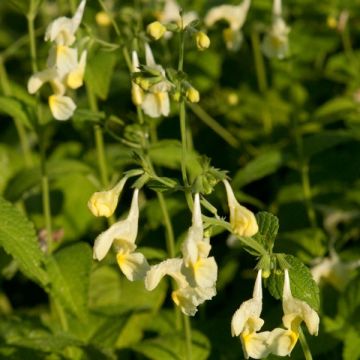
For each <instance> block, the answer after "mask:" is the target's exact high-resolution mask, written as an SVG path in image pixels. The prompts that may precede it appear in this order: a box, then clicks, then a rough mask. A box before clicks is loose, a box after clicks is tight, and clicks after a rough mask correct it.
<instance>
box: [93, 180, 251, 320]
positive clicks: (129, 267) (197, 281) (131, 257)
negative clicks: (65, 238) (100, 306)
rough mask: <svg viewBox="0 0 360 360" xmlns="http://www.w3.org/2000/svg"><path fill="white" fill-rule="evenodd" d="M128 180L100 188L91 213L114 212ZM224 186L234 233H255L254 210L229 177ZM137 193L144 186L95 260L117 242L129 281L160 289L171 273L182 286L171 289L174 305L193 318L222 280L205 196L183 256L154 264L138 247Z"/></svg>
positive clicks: (196, 205) (104, 237) (100, 242)
mask: <svg viewBox="0 0 360 360" xmlns="http://www.w3.org/2000/svg"><path fill="white" fill-rule="evenodd" d="M126 181H127V177H126V176H125V177H123V178H122V179H121V180H120V181H119V182H118V183H117V184H116V185H115V186H114V187H113V188H112V189H110V190H107V191H99V192H95V193H94V194H93V195H92V196H91V198H90V200H89V202H88V207H89V209H90V211H91V212H92V213H93V214H94V215H95V216H105V217H110V216H111V215H113V213H114V211H115V209H116V207H117V204H118V201H119V196H120V193H121V191H122V189H123V188H124V185H125V183H126ZM224 184H225V188H226V192H227V198H228V205H229V210H230V226H231V228H232V230H233V233H234V234H236V235H239V236H252V235H254V234H256V233H257V231H258V225H257V222H256V218H255V216H254V214H253V213H252V212H251V211H249V210H248V209H246V208H245V207H244V206H242V205H240V204H239V203H238V201H237V200H236V198H235V195H234V192H233V190H232V188H231V186H230V184H229V182H228V181H227V180H224ZM138 194H139V189H135V190H134V193H133V198H132V202H131V206H130V211H129V214H128V216H127V217H126V218H125V219H123V220H120V221H118V222H116V223H115V224H113V225H111V226H110V227H109V228H108V229H107V230H106V231H104V232H102V233H101V234H100V235H99V236H98V237H97V238H96V239H95V243H94V252H93V256H94V259H96V260H99V261H100V260H102V259H103V258H104V257H105V256H106V254H107V253H108V252H109V250H110V248H111V246H112V245H114V248H115V250H116V259H117V263H118V265H119V267H120V269H121V271H122V272H123V273H124V275H125V276H126V277H127V278H128V279H129V280H130V281H134V280H144V282H145V288H146V289H147V290H148V291H151V290H153V289H155V288H156V287H157V285H158V284H159V282H160V281H161V279H162V278H163V277H164V276H165V275H168V276H170V277H171V278H173V279H174V280H175V282H176V284H177V288H176V289H175V290H174V291H173V292H172V299H173V301H174V303H175V304H176V305H177V306H179V307H180V309H181V311H182V312H183V313H184V314H186V315H189V316H193V315H195V313H196V311H197V307H198V306H199V305H200V304H202V303H203V302H205V301H206V300H210V299H211V298H212V297H214V296H215V295H216V280H217V264H216V261H215V258H214V257H213V256H209V254H210V251H211V245H210V239H209V237H207V236H206V235H205V232H204V224H203V220H202V213H201V205H200V194H199V193H196V194H195V195H194V199H193V200H194V201H193V208H192V223H191V226H190V227H189V229H188V232H187V236H186V238H185V240H184V241H183V244H182V246H181V254H182V257H181V258H171V259H167V260H164V261H163V262H161V263H159V264H156V265H152V266H151V267H150V266H149V264H148V262H147V260H146V258H145V257H144V255H143V254H141V253H140V252H137V251H136V244H135V241H136V237H137V233H138V221H139V205H138Z"/></svg>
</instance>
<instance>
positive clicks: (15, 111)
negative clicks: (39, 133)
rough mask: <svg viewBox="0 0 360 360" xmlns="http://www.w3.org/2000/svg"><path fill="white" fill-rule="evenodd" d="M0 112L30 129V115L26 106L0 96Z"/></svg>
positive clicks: (13, 99)
mask: <svg viewBox="0 0 360 360" xmlns="http://www.w3.org/2000/svg"><path fill="white" fill-rule="evenodd" d="M0 112H1V113H3V114H7V115H9V116H11V117H12V118H16V119H18V120H19V121H21V122H22V123H23V125H25V126H26V127H28V128H29V129H32V127H33V126H32V123H31V121H30V118H31V113H30V109H29V107H28V106H27V105H25V104H24V103H22V102H21V101H20V100H18V99H15V98H13V97H7V96H0Z"/></svg>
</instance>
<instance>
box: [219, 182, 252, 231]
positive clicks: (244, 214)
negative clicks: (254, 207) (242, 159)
mask: <svg viewBox="0 0 360 360" xmlns="http://www.w3.org/2000/svg"><path fill="white" fill-rule="evenodd" d="M223 183H224V185H225V189H226V194H227V200H228V205H229V209H230V225H231V227H232V230H233V232H234V234H236V235H239V236H253V235H255V234H256V233H257V232H258V231H259V227H258V224H257V222H256V218H255V215H254V214H253V213H252V212H251V211H250V210H248V209H247V208H246V207H245V206H242V205H240V204H239V203H238V201H237V200H236V198H235V195H234V192H233V190H232V188H231V186H230V184H229V182H228V181H227V180H224V181H223Z"/></svg>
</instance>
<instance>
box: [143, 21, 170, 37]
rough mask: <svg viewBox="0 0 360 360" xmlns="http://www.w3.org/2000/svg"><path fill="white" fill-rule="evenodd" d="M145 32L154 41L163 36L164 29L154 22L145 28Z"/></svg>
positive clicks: (157, 22)
mask: <svg viewBox="0 0 360 360" xmlns="http://www.w3.org/2000/svg"><path fill="white" fill-rule="evenodd" d="M146 31H147V33H148V34H149V35H150V36H151V37H152V38H153V39H154V40H159V39H160V38H161V37H162V36H163V35H164V34H165V32H166V27H165V26H164V25H163V24H161V23H160V22H159V21H154V22H152V23H151V24H149V25H148V26H147V28H146Z"/></svg>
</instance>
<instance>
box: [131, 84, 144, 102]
mask: <svg viewBox="0 0 360 360" xmlns="http://www.w3.org/2000/svg"><path fill="white" fill-rule="evenodd" d="M131 100H132V102H133V103H134V105H135V106H140V105H141V104H142V102H143V100H144V93H143V90H142V89H141V87H140V86H139V85H137V84H134V83H133V84H132V87H131Z"/></svg>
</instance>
